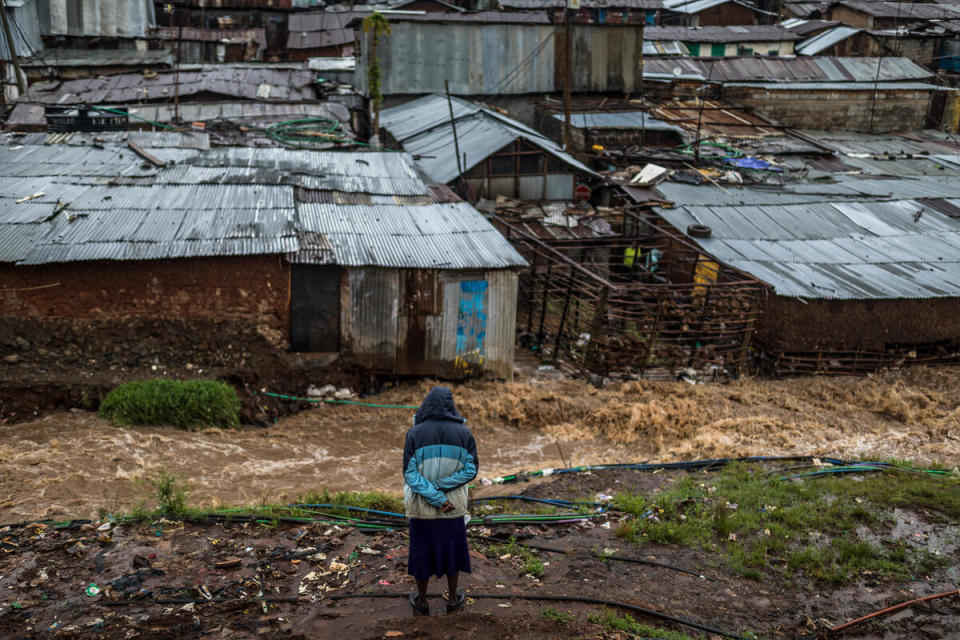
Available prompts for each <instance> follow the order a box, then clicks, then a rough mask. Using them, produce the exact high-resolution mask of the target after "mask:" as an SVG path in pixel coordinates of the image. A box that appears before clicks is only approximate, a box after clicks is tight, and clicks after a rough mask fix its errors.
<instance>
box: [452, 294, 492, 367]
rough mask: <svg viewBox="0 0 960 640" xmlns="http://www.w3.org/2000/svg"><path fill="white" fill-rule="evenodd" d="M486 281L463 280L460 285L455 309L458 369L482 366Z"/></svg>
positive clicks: (485, 318) (484, 352) (485, 325)
mask: <svg viewBox="0 0 960 640" xmlns="http://www.w3.org/2000/svg"><path fill="white" fill-rule="evenodd" d="M486 297H487V281H486V280H465V281H463V282H461V283H460V305H459V307H458V309H457V350H456V364H457V366H458V367H462V368H468V367H470V366H477V365H483V359H484V356H485V355H486V349H485V348H484V338H486V334H487V311H486Z"/></svg>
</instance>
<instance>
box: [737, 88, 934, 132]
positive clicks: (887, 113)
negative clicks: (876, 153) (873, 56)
mask: <svg viewBox="0 0 960 640" xmlns="http://www.w3.org/2000/svg"><path fill="white" fill-rule="evenodd" d="M930 93H931V92H930V91H914V90H883V89H881V90H880V91H879V92H878V97H877V101H876V110H875V113H874V115H873V131H874V132H875V133H881V132H885V131H909V130H911V129H923V128H924V122H925V120H926V116H927V109H928V106H929V103H930ZM723 99H725V100H729V101H731V102H735V103H737V104H740V105H742V106H744V107H746V108H747V109H751V110H754V111H756V112H757V113H759V114H760V115H763V116H765V117H767V118H770V119H771V120H773V121H774V122H777V123H778V124H782V125H787V126H791V127H799V128H803V129H828V130H840V131H868V130H870V123H871V112H872V111H873V102H874V100H873V91H872V90H868V89H865V90H856V91H850V90H847V91H831V90H824V91H810V90H807V89H804V90H786V89H771V90H768V89H762V88H753V87H725V88H724V89H723Z"/></svg>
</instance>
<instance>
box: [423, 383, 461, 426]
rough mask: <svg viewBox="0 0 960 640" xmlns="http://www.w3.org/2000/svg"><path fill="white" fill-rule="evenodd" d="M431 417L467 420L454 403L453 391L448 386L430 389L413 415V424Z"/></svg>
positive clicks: (455, 420) (459, 420)
mask: <svg viewBox="0 0 960 640" xmlns="http://www.w3.org/2000/svg"><path fill="white" fill-rule="evenodd" d="M430 418H435V419H438V420H453V421H454V422H466V420H464V419H463V416H461V415H460V412H459V411H457V407H456V405H454V404H453V392H452V391H450V389H448V388H446V387H434V388H433V389H430V393H428V394H427V397H426V398H424V399H423V403H422V404H421V405H420V408H419V409H417V413H416V414H415V415H414V416H413V424H420V423H421V422H423V421H425V420H429V419H430Z"/></svg>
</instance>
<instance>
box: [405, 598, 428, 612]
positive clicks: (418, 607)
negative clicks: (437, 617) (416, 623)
mask: <svg viewBox="0 0 960 640" xmlns="http://www.w3.org/2000/svg"><path fill="white" fill-rule="evenodd" d="M407 599H408V600H409V601H410V606H411V607H413V615H415V616H428V615H430V605H428V604H419V603H418V602H417V594H416V593H411V594H410V595H409V596H408V597H407Z"/></svg>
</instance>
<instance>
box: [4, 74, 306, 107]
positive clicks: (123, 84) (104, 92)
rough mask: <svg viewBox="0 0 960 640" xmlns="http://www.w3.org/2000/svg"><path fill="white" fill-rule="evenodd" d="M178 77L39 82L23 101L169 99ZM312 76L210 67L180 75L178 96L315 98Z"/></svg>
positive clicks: (125, 76)
mask: <svg viewBox="0 0 960 640" xmlns="http://www.w3.org/2000/svg"><path fill="white" fill-rule="evenodd" d="M176 75H177V74H174V72H172V71H160V72H158V73H157V75H156V76H153V77H149V78H148V77H146V76H144V75H143V74H142V73H120V74H116V75H110V76H100V77H97V78H83V79H80V80H66V81H54V82H37V83H35V84H33V85H31V86H30V88H29V89H28V90H27V94H26V96H25V97H24V98H23V100H22V101H23V102H30V103H41V104H110V103H113V104H121V103H131V102H148V101H151V100H170V99H172V98H173V96H174V93H175V89H174V83H175V80H176ZM315 79H316V74H315V73H314V72H312V71H309V70H307V69H301V70H292V69H273V68H270V67H269V66H263V67H259V68H258V67H244V68H237V67H223V68H220V67H213V68H208V69H203V70H199V71H181V72H180V73H179V95H180V97H181V99H182V98H185V97H187V96H192V95H195V94H199V93H214V94H219V95H224V96H230V97H234V98H244V99H247V100H259V101H264V102H268V101H301V100H303V101H310V100H314V99H316V91H315V90H314V86H313V84H314V80H315Z"/></svg>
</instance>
